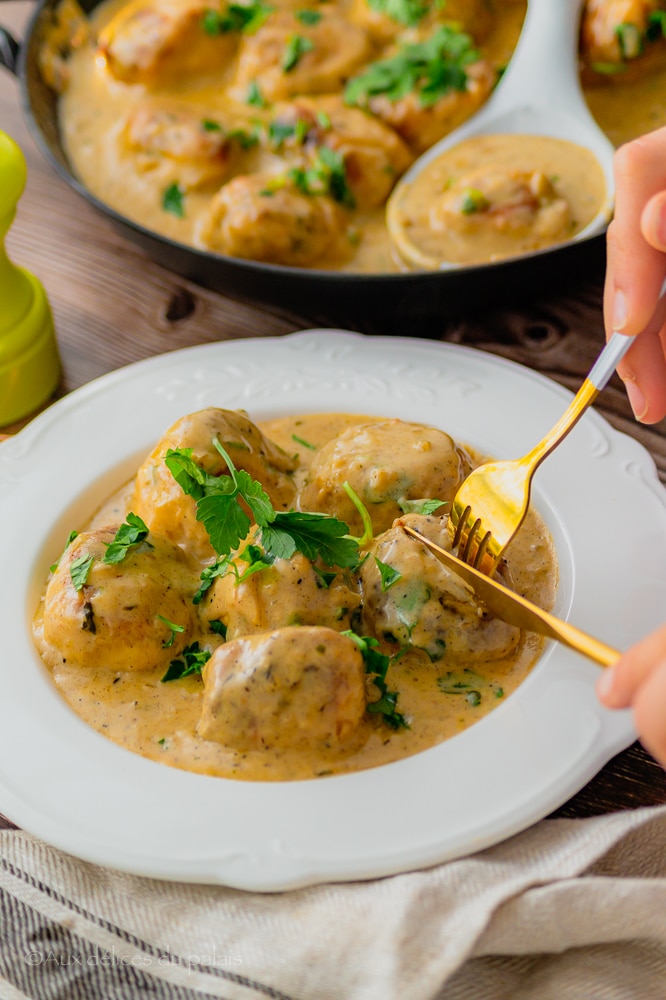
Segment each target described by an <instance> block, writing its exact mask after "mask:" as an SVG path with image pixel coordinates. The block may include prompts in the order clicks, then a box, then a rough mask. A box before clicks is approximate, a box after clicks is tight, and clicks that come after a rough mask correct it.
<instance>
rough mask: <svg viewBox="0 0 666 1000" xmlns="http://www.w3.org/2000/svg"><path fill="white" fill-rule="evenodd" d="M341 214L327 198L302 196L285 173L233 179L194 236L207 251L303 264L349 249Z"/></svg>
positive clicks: (296, 265)
mask: <svg viewBox="0 0 666 1000" xmlns="http://www.w3.org/2000/svg"><path fill="white" fill-rule="evenodd" d="M346 230H347V215H346V213H345V211H344V209H342V208H341V207H340V205H338V204H337V203H336V202H335V201H333V199H332V198H329V197H327V196H325V195H322V194H308V193H306V192H304V191H303V190H302V189H301V188H299V187H298V186H297V185H296V184H295V183H294V182H293V181H291V180H290V179H289V178H288V177H287V176H286V175H282V176H279V177H270V176H267V175H265V174H251V175H247V176H240V177H235V178H234V179H233V180H232V181H229V183H228V184H225V185H224V187H222V188H221V189H220V191H219V192H218V193H217V194H216V195H215V197H214V198H213V200H212V202H211V205H210V208H209V209H208V211H207V212H206V214H205V215H204V216H203V218H202V220H201V224H200V227H199V238H200V239H201V241H202V242H203V243H204V244H205V246H207V247H209V248H210V249H211V250H215V251H217V252H218V253H222V254H227V255H228V256H230V257H243V258H247V259H249V260H260V261H264V262H266V263H269V264H285V265H288V266H291V267H307V266H308V265H311V264H316V263H317V262H318V261H319V260H321V258H322V257H323V256H324V255H327V256H328V255H330V256H332V257H333V258H335V259H336V260H340V259H343V258H344V256H345V254H346V255H348V254H349V253H350V252H351V244H350V242H349V240H348V238H347V235H346Z"/></svg>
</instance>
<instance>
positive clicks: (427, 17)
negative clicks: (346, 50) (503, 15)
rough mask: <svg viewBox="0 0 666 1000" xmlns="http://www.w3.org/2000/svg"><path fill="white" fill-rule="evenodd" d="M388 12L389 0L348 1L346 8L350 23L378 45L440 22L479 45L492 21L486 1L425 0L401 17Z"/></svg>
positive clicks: (390, 10)
mask: <svg viewBox="0 0 666 1000" xmlns="http://www.w3.org/2000/svg"><path fill="white" fill-rule="evenodd" d="M394 9H395V8H394ZM391 13H392V7H391V4H390V3H389V2H388V0H387V2H386V3H384V4H381V3H376V2H372V3H371V2H370V0H351V4H350V7H349V18H350V20H352V21H353V22H354V23H355V24H358V25H359V27H361V28H363V29H364V30H365V31H367V33H368V35H369V36H370V37H371V38H372V40H373V42H374V43H375V44H376V45H378V46H384V45H388V44H390V43H391V42H393V41H395V40H396V38H397V37H398V35H400V34H402V33H403V32H404V31H405V30H406V29H407V28H411V29H416V30H417V31H419V32H423V31H424V30H425V31H428V30H431V29H432V28H433V27H434V26H435V25H437V24H442V23H450V24H455V26H456V27H459V28H461V29H462V30H463V31H465V32H467V33H468V34H470V35H471V36H472V37H473V38H474V40H475V41H477V42H479V41H482V40H483V39H484V38H486V37H487V35H488V33H489V31H490V29H491V28H492V25H493V21H494V15H493V9H492V7H491V5H490V4H489V3H488V0H446V3H430V2H428V0H424V2H423V3H422V4H419V5H417V4H413V5H411V7H405V8H403V12H401V13H402V16H401V17H400V18H396V17H393V16H391Z"/></svg>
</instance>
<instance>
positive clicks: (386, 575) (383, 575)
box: [375, 556, 402, 593]
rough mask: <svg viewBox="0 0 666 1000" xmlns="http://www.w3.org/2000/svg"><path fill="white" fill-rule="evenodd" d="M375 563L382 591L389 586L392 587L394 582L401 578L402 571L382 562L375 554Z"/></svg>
mask: <svg viewBox="0 0 666 1000" xmlns="http://www.w3.org/2000/svg"><path fill="white" fill-rule="evenodd" d="M375 563H376V565H377V569H378V570H379V576H380V579H381V587H382V593H384V592H385V591H387V590H388V589H389V587H392V586H393V584H394V583H397V582H398V580H402V573H401V572H400V571H399V570H397V569H394V568H393V566H389V565H388V563H385V562H382V561H381V559H378V558H377V556H375Z"/></svg>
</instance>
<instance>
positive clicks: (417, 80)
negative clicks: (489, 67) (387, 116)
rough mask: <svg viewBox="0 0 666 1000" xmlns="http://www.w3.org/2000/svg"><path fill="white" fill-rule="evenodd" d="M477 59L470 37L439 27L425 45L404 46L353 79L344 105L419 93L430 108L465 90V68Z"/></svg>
mask: <svg viewBox="0 0 666 1000" xmlns="http://www.w3.org/2000/svg"><path fill="white" fill-rule="evenodd" d="M478 58H479V53H478V51H477V49H476V48H475V47H474V41H473V39H472V38H471V37H470V36H469V35H467V34H465V33H464V32H462V31H459V30H458V29H456V28H453V27H451V26H450V25H440V26H439V28H437V30H436V31H435V32H433V34H432V35H431V36H430V38H428V39H426V40H425V41H424V42H417V43H414V44H409V45H402V46H401V47H400V48H399V49H398V52H397V53H396V55H394V56H391V57H390V58H388V59H380V60H379V61H378V62H375V63H371V64H370V66H368V68H367V69H366V70H365V71H364V72H363V73H361V74H360V75H359V76H356V77H353V78H352V79H351V80H350V81H349V82H348V84H347V86H346V87H345V93H344V97H345V102H346V103H347V104H358V105H362V106H363V105H367V104H368V102H369V100H370V99H371V98H372V97H374V96H376V95H378V94H383V95H384V96H385V97H387V98H388V99H389V101H392V102H395V101H399V100H402V98H403V97H406V96H407V94H411V93H416V94H417V95H418V98H419V103H420V104H421V106H422V107H429V106H430V105H432V104H435V103H436V102H437V101H438V100H439V99H440V98H441V97H443V96H444V95H445V94H448V93H450V91H452V90H459V91H464V90H465V89H466V87H467V73H466V67H467V66H468V65H469V64H470V63H472V62H475V61H476V60H477V59H478Z"/></svg>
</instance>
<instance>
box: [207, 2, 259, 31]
mask: <svg viewBox="0 0 666 1000" xmlns="http://www.w3.org/2000/svg"><path fill="white" fill-rule="evenodd" d="M273 10H274V8H273V7H271V6H269V5H268V4H264V3H261V2H257V3H249V4H240V3H230V4H228V6H227V8H226V10H225V11H223V12H220V11H217V10H213V9H209V10H207V11H206V12H205V13H204V15H203V17H202V18H201V27H202V29H203V31H205V32H206V34H207V35H227V34H229V32H231V31H242V32H243V33H244V34H246V35H251V34H253V33H254V32H255V31H256V30H257V29H258V28H260V27H261V25H262V24H263V23H264V22H265V21H266V19H267V18H268V17H269V15H270V14H272V13H273Z"/></svg>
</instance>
